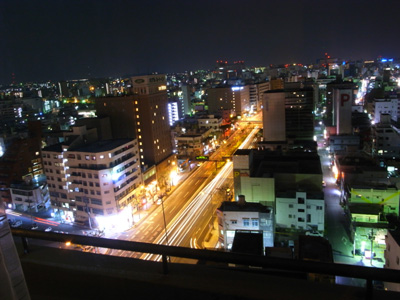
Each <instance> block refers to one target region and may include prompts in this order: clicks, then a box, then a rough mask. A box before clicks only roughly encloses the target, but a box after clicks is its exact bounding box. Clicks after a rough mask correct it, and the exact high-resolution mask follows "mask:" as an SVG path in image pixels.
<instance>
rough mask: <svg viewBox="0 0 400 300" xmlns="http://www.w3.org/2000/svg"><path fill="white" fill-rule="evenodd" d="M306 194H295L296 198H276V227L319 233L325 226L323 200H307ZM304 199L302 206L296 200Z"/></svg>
mask: <svg viewBox="0 0 400 300" xmlns="http://www.w3.org/2000/svg"><path fill="white" fill-rule="evenodd" d="M306 196H307V195H306V193H296V198H278V197H277V198H276V226H277V227H282V228H293V229H302V230H306V231H312V230H311V227H310V226H312V227H313V228H316V229H317V230H318V231H319V232H323V231H324V226H325V201H324V199H320V200H316V199H307V198H306ZM299 198H302V199H304V204H303V203H299V202H301V201H299V200H298V199H299Z"/></svg>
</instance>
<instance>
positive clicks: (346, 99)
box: [340, 94, 350, 106]
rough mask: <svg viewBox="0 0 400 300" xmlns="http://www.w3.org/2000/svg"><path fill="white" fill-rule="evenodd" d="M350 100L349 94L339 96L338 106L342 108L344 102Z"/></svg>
mask: <svg viewBox="0 0 400 300" xmlns="http://www.w3.org/2000/svg"><path fill="white" fill-rule="evenodd" d="M349 100H350V95H349V94H341V95H340V106H343V105H344V103H345V102H347V101H349Z"/></svg>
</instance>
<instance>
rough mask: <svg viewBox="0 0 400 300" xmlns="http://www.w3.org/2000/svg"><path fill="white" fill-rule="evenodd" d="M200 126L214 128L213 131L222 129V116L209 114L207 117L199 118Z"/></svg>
mask: <svg viewBox="0 0 400 300" xmlns="http://www.w3.org/2000/svg"><path fill="white" fill-rule="evenodd" d="M197 121H198V123H199V128H205V129H207V130H208V129H212V131H217V130H221V129H220V128H221V124H222V118H221V117H215V116H214V115H208V116H207V117H206V118H198V119H197Z"/></svg>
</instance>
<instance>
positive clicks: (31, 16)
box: [0, 0, 400, 84]
mask: <svg viewBox="0 0 400 300" xmlns="http://www.w3.org/2000/svg"><path fill="white" fill-rule="evenodd" d="M275 2H276V1H255V0H252V1H247V2H246V4H245V5H244V4H243V3H242V2H239V1H236V0H235V1H201V2H196V3H193V2H188V1H174V2H171V1H158V0H155V1H152V2H150V3H149V2H139V1H118V0H117V1H113V2H111V1H84V2H82V1H64V0H60V1H49V0H40V1H35V2H32V1H26V0H17V1H8V0H6V1H2V3H1V4H0V16H1V18H0V19H1V21H0V35H1V36H2V39H1V40H2V41H3V45H2V55H1V60H0V69H1V72H0V83H3V84H5V83H10V82H12V81H15V82H26V81H46V80H63V79H65V80H68V79H76V78H93V77H112V76H124V75H127V74H129V75H133V74H143V73H152V72H159V73H173V72H183V71H188V70H196V69H210V68H212V67H213V65H214V63H215V61H216V60H227V61H230V62H231V61H235V60H244V61H245V64H246V66H265V65H269V64H282V63H295V62H299V63H307V64H308V63H310V64H311V63H315V61H316V60H317V59H318V58H321V57H323V55H324V53H326V52H328V53H329V54H330V55H331V56H332V57H338V58H344V59H350V60H351V59H374V58H376V57H378V56H379V55H382V56H384V57H397V53H399V50H400V42H399V41H398V40H396V39H394V38H393V34H394V33H395V29H396V16H395V14H396V11H398V9H396V8H400V3H399V2H397V1H393V0H386V1H383V2H377V1H374V0H367V1H351V2H350V3H349V2H348V1H342V0H339V1H335V2H334V5H330V1H292V0H286V1H279V3H275ZM377 5H379V7H378V6H377ZM377 8H382V9H383V10H384V15H383V16H382V17H381V16H378V15H376V12H375V11H376V9H377ZM383 17H384V22H381V21H379V22H378V20H379V19H381V18H383ZM378 24H379V25H378ZM12 74H14V75H12ZM13 77H14V78H15V80H13Z"/></svg>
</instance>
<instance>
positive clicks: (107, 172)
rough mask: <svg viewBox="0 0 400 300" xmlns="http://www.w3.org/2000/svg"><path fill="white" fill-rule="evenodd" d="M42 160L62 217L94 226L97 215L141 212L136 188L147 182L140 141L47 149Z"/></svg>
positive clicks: (55, 207) (113, 141)
mask: <svg viewBox="0 0 400 300" xmlns="http://www.w3.org/2000/svg"><path fill="white" fill-rule="evenodd" d="M42 157H43V161H44V165H45V173H46V176H47V182H48V185H49V190H50V197H51V202H52V207H53V208H54V209H55V211H56V213H57V214H58V217H60V218H62V219H65V220H66V221H70V222H89V224H90V225H91V224H93V222H94V219H95V217H96V216H110V215H113V216H115V215H117V214H119V213H121V212H122V211H124V209H125V208H128V209H129V210H132V209H137V204H138V201H137V200H138V199H137V195H136V194H135V189H137V188H138V187H140V186H141V185H142V184H143V180H142V175H141V168H140V158H139V148H138V143H137V141H136V140H131V139H116V140H108V141H98V142H95V143H92V144H89V145H84V146H81V147H76V148H72V149H69V148H68V146H65V145H61V144H59V145H54V146H50V147H47V148H44V149H43V150H42ZM130 217H132V214H130ZM127 222H131V220H127ZM128 225H129V224H126V226H128ZM130 225H131V224H130Z"/></svg>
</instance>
